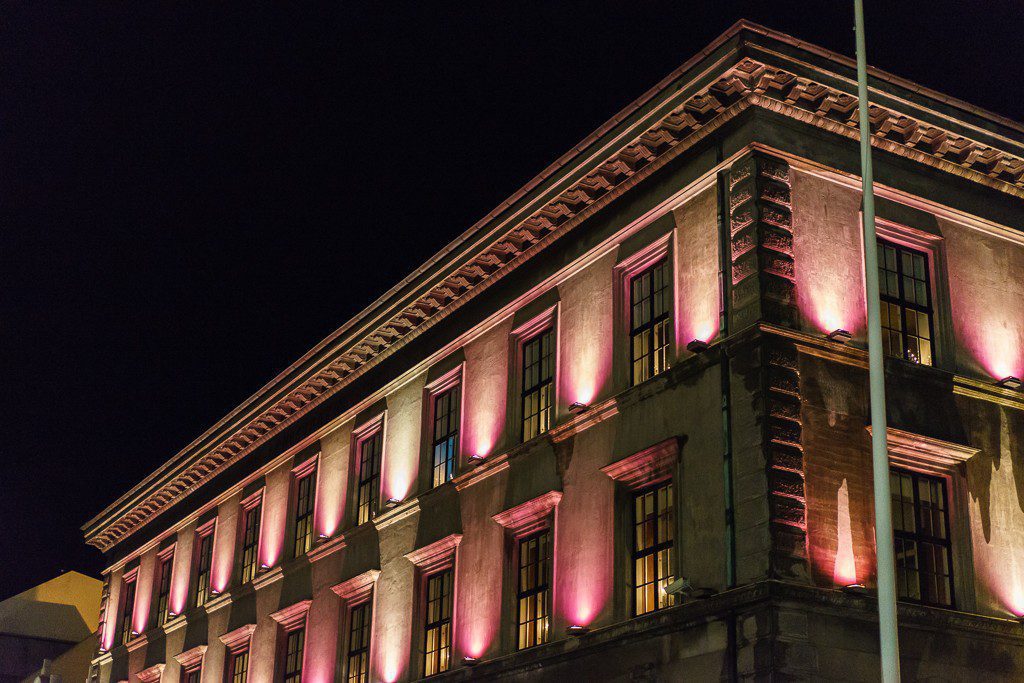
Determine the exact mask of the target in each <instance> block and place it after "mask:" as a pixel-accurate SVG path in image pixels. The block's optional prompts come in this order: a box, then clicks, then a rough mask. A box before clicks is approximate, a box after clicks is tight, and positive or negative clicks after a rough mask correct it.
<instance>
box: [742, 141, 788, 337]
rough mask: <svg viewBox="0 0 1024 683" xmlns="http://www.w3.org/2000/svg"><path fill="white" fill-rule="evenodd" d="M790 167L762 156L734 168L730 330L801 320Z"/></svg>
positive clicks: (785, 323) (751, 155)
mask: <svg viewBox="0 0 1024 683" xmlns="http://www.w3.org/2000/svg"><path fill="white" fill-rule="evenodd" d="M790 190H791V188H790V173H789V165H788V164H787V163H786V162H785V161H782V160H781V159H776V158H774V157H770V156H766V155H763V154H760V153H755V154H750V155H748V156H745V157H743V158H742V159H740V160H739V161H737V162H736V163H735V164H733V166H732V168H731V169H730V170H729V226H730V236H731V241H730V246H731V251H732V253H731V259H732V287H731V293H732V297H731V301H730V304H731V306H730V313H729V316H730V317H729V329H730V330H733V331H734V332H738V331H740V330H742V329H744V328H746V327H748V326H749V325H752V324H754V323H756V322H758V321H762V322H769V323H775V324H779V325H793V324H795V323H796V320H797V315H796V314H797V310H796V295H795V289H796V287H795V283H794V278H793V274H794V263H793V213H792V210H791V205H790V197H791V191H790Z"/></svg>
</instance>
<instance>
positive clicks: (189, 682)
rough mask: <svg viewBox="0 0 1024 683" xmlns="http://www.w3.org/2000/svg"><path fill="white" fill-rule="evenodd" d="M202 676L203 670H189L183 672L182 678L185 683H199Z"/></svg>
mask: <svg viewBox="0 0 1024 683" xmlns="http://www.w3.org/2000/svg"><path fill="white" fill-rule="evenodd" d="M201 674H202V670H201V669H189V670H188V671H185V672H183V674H182V677H181V678H182V680H183V681H184V683H199V680H200V678H201Z"/></svg>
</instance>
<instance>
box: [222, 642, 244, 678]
mask: <svg viewBox="0 0 1024 683" xmlns="http://www.w3.org/2000/svg"><path fill="white" fill-rule="evenodd" d="M242 657H244V658H245V671H243V672H242V678H241V679H239V678H238V672H237V671H236V670H235V667H237V666H238V660H239V659H240V658H242ZM224 676H225V682H226V683H247V682H248V680H249V647H248V645H247V646H246V647H243V648H239V649H238V650H228V653H227V662H226V663H225V667H224Z"/></svg>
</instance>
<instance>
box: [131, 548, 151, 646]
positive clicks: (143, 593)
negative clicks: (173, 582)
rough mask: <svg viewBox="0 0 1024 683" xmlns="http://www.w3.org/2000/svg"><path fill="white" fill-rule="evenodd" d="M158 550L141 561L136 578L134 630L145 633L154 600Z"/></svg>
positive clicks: (133, 615)
mask: <svg viewBox="0 0 1024 683" xmlns="http://www.w3.org/2000/svg"><path fill="white" fill-rule="evenodd" d="M155 567H156V551H155V550H153V551H150V552H148V553H146V554H145V555H144V556H143V557H142V561H141V562H139V573H138V574H137V578H136V579H135V607H134V609H133V611H132V630H133V631H135V632H136V633H145V631H146V629H147V628H148V627H149V611H150V606H151V605H152V600H153V581H154V576H153V574H154V569H155Z"/></svg>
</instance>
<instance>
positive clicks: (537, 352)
mask: <svg viewBox="0 0 1024 683" xmlns="http://www.w3.org/2000/svg"><path fill="white" fill-rule="evenodd" d="M554 379H555V334H554V331H553V330H546V331H544V332H541V333H540V334H538V335H537V336H536V337H533V338H532V339H529V340H527V341H526V342H525V343H524V344H523V404H522V405H523V441H529V440H530V439H532V438H533V437H535V436H537V435H538V434H543V433H544V432H546V431H547V430H548V429H549V428H550V427H551V417H552V411H553V407H554V398H555V382H554Z"/></svg>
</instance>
